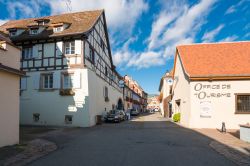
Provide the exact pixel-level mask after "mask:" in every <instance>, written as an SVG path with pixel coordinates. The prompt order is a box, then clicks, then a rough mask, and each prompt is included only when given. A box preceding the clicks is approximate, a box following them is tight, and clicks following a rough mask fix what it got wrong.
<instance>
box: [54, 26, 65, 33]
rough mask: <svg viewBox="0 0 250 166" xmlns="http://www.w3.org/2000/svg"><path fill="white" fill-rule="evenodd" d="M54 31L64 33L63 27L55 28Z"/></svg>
mask: <svg viewBox="0 0 250 166" xmlns="http://www.w3.org/2000/svg"><path fill="white" fill-rule="evenodd" d="M53 31H54V32H62V31H63V27H62V26H60V27H55V28H53Z"/></svg>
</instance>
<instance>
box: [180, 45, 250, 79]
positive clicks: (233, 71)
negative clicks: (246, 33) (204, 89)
mask: <svg viewBox="0 0 250 166" xmlns="http://www.w3.org/2000/svg"><path fill="white" fill-rule="evenodd" d="M177 52H178V53H179V55H180V58H181V61H182V64H183V67H184V70H185V72H186V74H187V75H188V76H189V77H218V76H220V77H223V76H224V77H230V76H231V77H234V76H250V42H232V43H213V44H193V45H181V46H177Z"/></svg>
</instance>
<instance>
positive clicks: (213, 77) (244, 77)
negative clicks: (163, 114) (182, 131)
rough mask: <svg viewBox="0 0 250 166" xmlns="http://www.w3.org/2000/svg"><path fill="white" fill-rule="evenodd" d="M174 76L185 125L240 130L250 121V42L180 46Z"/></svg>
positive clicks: (175, 101)
mask: <svg viewBox="0 0 250 166" xmlns="http://www.w3.org/2000/svg"><path fill="white" fill-rule="evenodd" d="M173 78H174V82H173V87H172V95H173V98H172V103H173V111H174V113H178V112H180V113H181V120H180V123H181V124H183V125H185V126H187V127H191V128H219V129H220V128H221V127H222V123H225V126H226V128H227V129H238V128H239V125H240V124H246V123H250V86H249V85H250V42H232V43H211V44H193V45H181V46H177V48H176V55H175V62H174V72H173Z"/></svg>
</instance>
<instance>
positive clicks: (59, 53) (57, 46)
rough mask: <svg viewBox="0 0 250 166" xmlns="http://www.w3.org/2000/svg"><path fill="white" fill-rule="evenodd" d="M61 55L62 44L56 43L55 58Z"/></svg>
mask: <svg viewBox="0 0 250 166" xmlns="http://www.w3.org/2000/svg"><path fill="white" fill-rule="evenodd" d="M62 54H63V42H61V41H60V42H56V56H62Z"/></svg>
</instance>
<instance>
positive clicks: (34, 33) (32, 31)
mask: <svg viewBox="0 0 250 166" xmlns="http://www.w3.org/2000/svg"><path fill="white" fill-rule="evenodd" d="M37 33H38V28H34V29H30V34H31V35H36V34H37Z"/></svg>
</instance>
